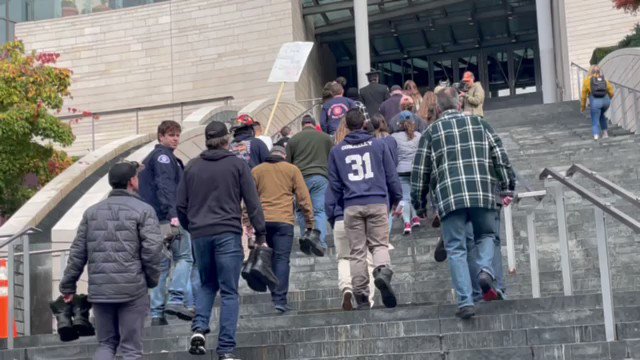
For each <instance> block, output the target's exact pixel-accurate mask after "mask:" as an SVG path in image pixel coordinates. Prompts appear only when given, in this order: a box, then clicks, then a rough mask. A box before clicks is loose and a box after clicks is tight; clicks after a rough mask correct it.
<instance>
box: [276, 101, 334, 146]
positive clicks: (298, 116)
mask: <svg viewBox="0 0 640 360" xmlns="http://www.w3.org/2000/svg"><path fill="white" fill-rule="evenodd" d="M308 100H309V101H317V100H322V99H308ZM319 105H322V104H313V105H311V106H310V107H308V108H307V109H305V110H304V111H302V112H301V113H300V114H298V115H297V116H296V117H294V118H293V120H291V121H289V122H288V123H287V124H286V125H284V126H289V127H291V126H292V124H294V123H295V122H296V121H298V120H300V119H301V118H302V117H303V116H305V115H306V114H308V113H309V112H310V111H311V110H313V109H314V108H315V107H316V106H319ZM284 126H283V127H284ZM279 134H280V133H279V132H276V133H275V134H274V135H272V136H271V140H273V141H274V142H275V141H277V140H278V139H276V137H278V135H279Z"/></svg>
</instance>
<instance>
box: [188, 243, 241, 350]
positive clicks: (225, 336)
mask: <svg viewBox="0 0 640 360" xmlns="http://www.w3.org/2000/svg"><path fill="white" fill-rule="evenodd" d="M241 238H242V234H236V233H229V232H228V233H222V234H218V235H212V236H207V237H202V238H198V239H194V240H193V252H194V254H195V258H196V266H197V267H198V272H199V273H200V282H201V286H200V290H199V291H197V292H196V316H195V317H194V318H193V323H192V325H191V330H192V331H199V332H202V333H205V334H206V333H208V332H209V331H210V328H209V322H210V321H211V313H212V311H213V304H214V302H215V300H216V294H217V293H218V291H219V292H220V297H221V301H220V326H219V329H220V331H219V333H218V348H217V350H216V351H217V352H218V354H227V353H231V352H233V351H234V350H235V348H236V330H237V328H238V316H239V313H240V296H239V295H238V281H239V280H240V269H241V268H242V260H243V258H244V253H243V250H242V240H241Z"/></svg>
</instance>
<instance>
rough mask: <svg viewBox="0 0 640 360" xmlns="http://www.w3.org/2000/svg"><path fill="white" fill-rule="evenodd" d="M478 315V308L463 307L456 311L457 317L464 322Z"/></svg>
mask: <svg viewBox="0 0 640 360" xmlns="http://www.w3.org/2000/svg"><path fill="white" fill-rule="evenodd" d="M475 314H476V308H475V307H474V306H473V305H471V306H463V307H461V308H460V309H458V311H456V316H457V317H459V318H460V319H462V320H469V319H471V318H472V317H473V316H474V315H475Z"/></svg>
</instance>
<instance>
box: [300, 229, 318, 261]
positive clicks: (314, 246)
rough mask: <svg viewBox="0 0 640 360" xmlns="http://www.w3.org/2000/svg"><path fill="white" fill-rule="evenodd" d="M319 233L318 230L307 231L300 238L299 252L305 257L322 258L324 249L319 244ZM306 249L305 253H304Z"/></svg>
mask: <svg viewBox="0 0 640 360" xmlns="http://www.w3.org/2000/svg"><path fill="white" fill-rule="evenodd" d="M320 235H321V232H320V230H318V229H307V231H305V233H304V235H303V236H302V237H301V238H300V250H302V252H304V253H305V254H307V255H311V254H313V255H315V256H324V248H323V247H322V244H320ZM303 249H306V250H307V252H305V250H303Z"/></svg>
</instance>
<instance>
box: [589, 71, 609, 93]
mask: <svg viewBox="0 0 640 360" xmlns="http://www.w3.org/2000/svg"><path fill="white" fill-rule="evenodd" d="M591 95H593V97H597V98H603V97H605V96H607V80H605V79H604V76H602V75H600V76H598V77H596V76H592V77H591Z"/></svg>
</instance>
